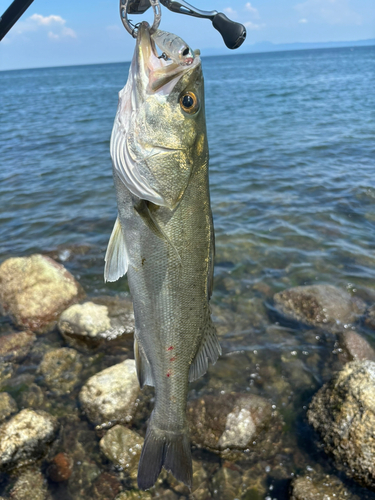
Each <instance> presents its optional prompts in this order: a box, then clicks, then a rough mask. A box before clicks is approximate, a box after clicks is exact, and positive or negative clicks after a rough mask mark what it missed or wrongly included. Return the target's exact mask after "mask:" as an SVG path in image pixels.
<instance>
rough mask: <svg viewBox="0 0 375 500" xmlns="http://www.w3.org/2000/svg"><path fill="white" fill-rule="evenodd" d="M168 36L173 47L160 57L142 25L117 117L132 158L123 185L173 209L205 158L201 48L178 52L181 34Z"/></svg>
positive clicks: (146, 28) (146, 26)
mask: <svg viewBox="0 0 375 500" xmlns="http://www.w3.org/2000/svg"><path fill="white" fill-rule="evenodd" d="M157 33H158V34H159V35H160V32H157ZM163 33H164V32H163ZM166 35H168V36H169V38H168V40H171V41H172V42H173V43H171V44H170V47H171V51H170V53H168V54H167V55H166V56H165V55H164V56H163V57H160V56H159V55H158V52H157V48H156V44H155V41H154V40H153V36H152V33H151V32H150V28H149V26H148V24H147V23H142V24H141V26H140V28H139V30H138V36H137V43H136V49H135V54H134V58H133V61H132V65H131V70H130V76H129V80H128V84H127V85H126V87H125V88H124V89H123V91H122V93H121V92H120V104H119V109H118V114H117V118H118V120H119V121H120V122H122V127H120V129H121V130H120V132H122V133H123V135H125V136H126V141H125V142H126V144H125V145H123V147H126V149H127V154H126V155H125V156H126V158H125V160H127V161H128V163H129V162H130V163H131V165H128V166H127V167H128V168H127V170H128V180H127V183H126V184H127V187H128V188H129V189H130V191H131V192H133V194H135V195H137V196H139V197H141V198H143V199H147V200H149V201H152V202H153V203H156V204H158V205H163V206H166V207H168V208H170V209H173V208H174V207H176V205H177V204H178V202H179V201H180V200H181V198H182V196H183V193H184V191H185V189H186V186H187V184H188V182H189V179H190V176H191V174H192V172H193V171H194V169H195V168H198V167H199V165H202V164H204V163H207V161H208V146H207V134H206V120H205V110H204V83H203V74H202V68H201V60H200V57H199V51H195V52H193V51H191V49H190V48H188V50H186V49H184V50H183V51H181V47H183V46H184V45H182V44H181V43H180V40H181V39H179V38H178V37H177V36H176V35H172V34H169V33H167V34H166ZM159 38H160V36H159ZM163 40H165V37H164V38H163ZM181 42H182V43H184V42H183V41H182V40H181ZM164 45H165V44H164ZM175 47H176V48H177V49H176V50H174V48H175ZM185 47H187V46H186V44H185ZM182 53H185V55H184V56H183V57H181V54H182ZM121 101H123V102H122V104H121ZM112 140H113V138H112V139H111V142H112ZM111 153H112V145H111ZM112 158H113V154H112ZM114 165H115V161H114ZM115 166H116V165H115ZM120 177H121V176H120ZM123 180H124V176H123ZM132 183H133V185H131V184H132ZM142 185H143V188H144V189H142ZM150 193H151V194H150Z"/></svg>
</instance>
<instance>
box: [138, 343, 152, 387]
mask: <svg viewBox="0 0 375 500" xmlns="http://www.w3.org/2000/svg"><path fill="white" fill-rule="evenodd" d="M134 357H135V366H136V369H137V376H138V382H139V386H140V388H141V389H143V386H145V385H150V386H151V387H153V386H154V385H155V384H154V380H153V377H152V372H151V366H150V363H149V362H148V359H147V358H146V355H145V354H144V352H143V350H142V347H141V346H140V345H139V343H138V340H137V337H136V336H134Z"/></svg>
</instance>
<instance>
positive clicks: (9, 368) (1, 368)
mask: <svg viewBox="0 0 375 500" xmlns="http://www.w3.org/2000/svg"><path fill="white" fill-rule="evenodd" d="M13 373H14V366H13V365H12V364H11V363H0V390H1V389H4V387H6V385H7V384H8V383H9V379H10V378H11V377H12V375H13Z"/></svg>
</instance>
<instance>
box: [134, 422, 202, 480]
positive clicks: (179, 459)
mask: <svg viewBox="0 0 375 500" xmlns="http://www.w3.org/2000/svg"><path fill="white" fill-rule="evenodd" d="M162 467H164V469H166V470H167V471H169V472H172V474H173V475H174V477H175V478H176V479H178V480H179V481H182V482H183V483H184V484H186V486H188V487H189V488H191V485H192V476H193V471H192V462H191V449H190V439H189V435H188V432H187V430H186V431H185V432H182V433H175V432H169V431H163V430H161V429H158V428H156V427H154V426H153V425H152V418H151V420H150V423H149V426H148V429H147V433H146V438H145V442H144V444H143V448H142V453H141V458H140V460H139V466H138V487H139V489H141V490H148V489H149V488H151V487H152V486H154V484H155V482H156V480H157V478H158V476H159V474H160V471H161V468H162Z"/></svg>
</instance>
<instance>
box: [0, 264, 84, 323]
mask: <svg viewBox="0 0 375 500" xmlns="http://www.w3.org/2000/svg"><path fill="white" fill-rule="evenodd" d="M82 296H83V290H82V288H81V287H80V285H79V284H78V283H77V281H76V280H75V279H74V277H73V276H72V275H71V274H70V273H69V272H68V271H67V270H66V269H65V268H64V266H62V265H61V264H58V263H57V262H55V261H53V260H52V259H50V258H49V257H45V256H43V255H39V254H36V255H32V256H31V257H16V258H11V259H8V260H6V261H5V262H3V263H2V264H1V266H0V303H1V305H2V308H3V310H4V312H5V313H6V314H9V315H10V316H11V318H12V320H13V322H14V323H15V324H16V325H17V326H18V327H20V328H27V329H29V330H32V331H34V332H37V333H42V332H45V331H48V330H50V329H52V328H53V327H54V326H55V324H56V321H57V319H58V317H59V315H60V314H61V313H62V312H63V311H64V310H65V309H66V308H67V307H69V306H70V305H71V304H73V303H74V302H77V301H78V300H79V299H80V298H81V297H82Z"/></svg>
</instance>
